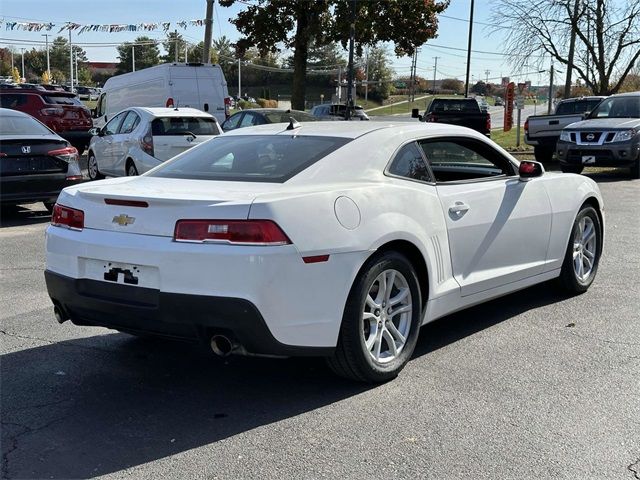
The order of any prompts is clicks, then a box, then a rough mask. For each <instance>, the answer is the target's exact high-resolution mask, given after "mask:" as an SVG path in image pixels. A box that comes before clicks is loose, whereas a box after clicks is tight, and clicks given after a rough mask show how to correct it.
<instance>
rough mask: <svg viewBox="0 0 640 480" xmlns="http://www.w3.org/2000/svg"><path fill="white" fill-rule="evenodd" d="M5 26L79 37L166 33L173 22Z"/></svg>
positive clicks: (198, 21) (180, 23)
mask: <svg viewBox="0 0 640 480" xmlns="http://www.w3.org/2000/svg"><path fill="white" fill-rule="evenodd" d="M173 23H174V24H175V25H176V26H177V27H180V28H182V29H183V30H186V29H187V27H190V26H191V27H202V26H204V25H205V24H206V23H207V21H206V20H203V19H196V20H180V21H178V22H173ZM3 24H4V27H5V30H24V31H27V32H41V31H47V32H48V31H51V30H53V28H54V27H60V28H59V30H58V33H60V32H64V31H72V32H76V33H78V35H80V34H82V33H85V32H108V33H114V32H150V31H153V30H158V29H160V28H161V29H162V30H163V31H164V32H165V33H166V32H168V31H169V30H170V29H171V24H172V22H158V23H151V22H149V23H148V22H142V23H130V24H127V23H116V24H109V23H100V24H80V23H75V22H65V23H63V24H56V23H53V22H13V21H12V22H8V21H5V20H3V19H0V28H1V27H2V25H3Z"/></svg>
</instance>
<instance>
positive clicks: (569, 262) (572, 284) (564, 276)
mask: <svg viewBox="0 0 640 480" xmlns="http://www.w3.org/2000/svg"><path fill="white" fill-rule="evenodd" d="M585 217H588V218H589V219H590V220H591V222H592V224H593V227H594V231H595V239H594V241H595V247H596V251H595V255H594V258H593V266H592V268H591V272H590V273H589V275H588V277H586V278H585V279H580V278H579V277H578V275H577V273H576V271H575V268H574V259H573V253H574V239H575V238H576V234H577V232H578V231H579V228H580V222H581V221H582V219H583V218H585ZM601 253H602V225H601V223H600V217H598V213H597V212H596V210H595V209H594V208H593V207H592V206H590V205H584V206H583V207H582V209H581V210H580V212H578V215H577V216H576V219H575V220H574V222H573V227H572V228H571V236H570V237H569V242H568V244H567V251H566V252H565V255H564V262H563V263H562V269H561V271H560V277H558V281H559V283H560V286H561V287H562V288H564V289H565V290H567V291H568V292H570V293H573V294H580V293H584V292H586V291H587V290H588V289H589V287H590V286H591V284H592V283H593V280H594V279H595V277H596V273H597V272H598V265H599V264H600V255H601Z"/></svg>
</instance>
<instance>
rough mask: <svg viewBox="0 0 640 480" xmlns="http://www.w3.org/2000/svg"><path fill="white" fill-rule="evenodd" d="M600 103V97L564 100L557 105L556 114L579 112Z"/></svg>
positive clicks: (590, 108)
mask: <svg viewBox="0 0 640 480" xmlns="http://www.w3.org/2000/svg"><path fill="white" fill-rule="evenodd" d="M598 103H600V99H599V98H598V99H593V100H576V101H575V102H565V103H561V104H559V105H558V108H557V110H556V115H571V114H574V113H576V114H581V113H585V112H589V111H591V110H593V108H594V107H595V106H596V105H598Z"/></svg>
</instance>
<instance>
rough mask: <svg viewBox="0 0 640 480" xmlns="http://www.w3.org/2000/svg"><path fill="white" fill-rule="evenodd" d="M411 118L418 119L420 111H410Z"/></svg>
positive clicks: (414, 109) (413, 109) (415, 109)
mask: <svg viewBox="0 0 640 480" xmlns="http://www.w3.org/2000/svg"><path fill="white" fill-rule="evenodd" d="M411 118H420V111H419V110H418V109H417V108H412V109H411Z"/></svg>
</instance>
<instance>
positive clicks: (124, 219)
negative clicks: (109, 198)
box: [112, 213, 136, 227]
mask: <svg viewBox="0 0 640 480" xmlns="http://www.w3.org/2000/svg"><path fill="white" fill-rule="evenodd" d="M135 221H136V219H135V218H134V217H130V216H129V215H127V214H126V213H121V214H120V215H116V216H115V217H113V220H112V222H113V223H117V224H118V225H120V226H121V227H126V226H127V225H131V224H132V223H133V222H135Z"/></svg>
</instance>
